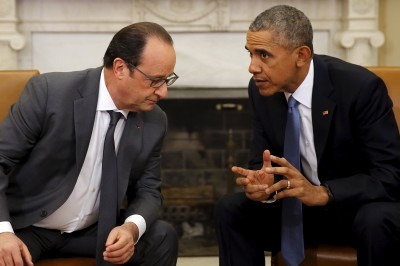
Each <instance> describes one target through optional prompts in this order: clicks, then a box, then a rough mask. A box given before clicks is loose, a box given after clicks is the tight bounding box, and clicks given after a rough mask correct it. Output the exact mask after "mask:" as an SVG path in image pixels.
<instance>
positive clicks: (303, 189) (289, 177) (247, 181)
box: [232, 150, 329, 206]
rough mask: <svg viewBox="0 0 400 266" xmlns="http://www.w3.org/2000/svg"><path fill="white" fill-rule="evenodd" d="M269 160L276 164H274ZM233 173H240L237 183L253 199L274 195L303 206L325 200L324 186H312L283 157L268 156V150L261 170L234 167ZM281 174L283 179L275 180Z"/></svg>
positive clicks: (315, 204) (319, 203) (317, 203)
mask: <svg viewBox="0 0 400 266" xmlns="http://www.w3.org/2000/svg"><path fill="white" fill-rule="evenodd" d="M272 163H275V164H276V165H278V166H277V167H273V166H272ZM232 172H233V173H235V174H237V175H239V177H237V178H236V184H237V185H239V186H242V187H243V190H244V192H245V194H246V196H247V197H248V198H249V199H251V200H254V201H264V200H266V199H268V198H270V197H271V195H274V197H275V199H277V200H279V199H283V198H287V197H296V198H298V199H299V200H301V201H302V202H303V203H304V204H305V205H309V206H323V205H326V204H327V203H328V200H329V197H328V193H327V191H326V189H325V188H324V187H322V186H315V185H313V184H311V183H310V182H309V181H308V179H307V178H305V177H304V176H303V175H302V174H301V172H300V171H298V170H297V169H296V168H295V167H294V166H293V165H291V164H290V163H289V162H288V161H287V160H286V159H285V158H283V157H282V158H281V157H277V156H274V155H271V153H270V151H269V150H265V151H264V153H263V166H262V168H261V169H260V170H249V169H245V168H241V167H237V166H233V167H232ZM275 175H282V176H285V177H286V179H282V180H280V181H278V182H276V183H274V176H275Z"/></svg>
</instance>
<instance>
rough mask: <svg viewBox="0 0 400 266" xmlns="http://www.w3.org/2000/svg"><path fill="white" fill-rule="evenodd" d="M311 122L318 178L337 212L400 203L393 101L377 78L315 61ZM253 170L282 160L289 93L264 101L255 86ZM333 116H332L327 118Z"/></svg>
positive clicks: (335, 62) (399, 145) (399, 146)
mask: <svg viewBox="0 0 400 266" xmlns="http://www.w3.org/2000/svg"><path fill="white" fill-rule="evenodd" d="M314 71H315V73H314V87H313V92H312V121H313V132H314V144H315V150H316V156H317V163H318V177H319V179H320V181H321V182H323V183H324V182H326V183H327V184H328V185H329V186H330V188H331V190H332V193H333V195H334V197H335V204H337V206H347V207H351V206H359V205H360V204H362V203H365V202H369V201H399V199H400V137H399V131H398V127H397V124H396V121H395V118H394V114H393V111H392V101H391V99H390V98H389V96H388V92H387V89H386V86H385V84H384V83H383V81H382V80H381V79H380V78H378V77H377V76H376V75H374V74H373V73H372V72H370V71H368V70H366V69H364V68H362V67H360V66H356V65H352V64H349V63H346V62H344V61H341V60H339V59H336V58H332V57H329V56H320V55H315V56H314ZM249 97H250V101H251V104H252V107H253V111H254V121H253V125H254V136H253V141H252V153H251V156H252V157H251V161H250V167H251V168H253V169H260V167H261V165H262V152H263V151H264V150H265V149H270V150H271V153H272V154H273V155H277V156H283V142H284V135H285V126H286V112H287V102H286V99H285V96H284V93H278V94H275V95H273V96H269V97H263V96H260V94H259V89H258V88H257V87H256V85H255V83H254V81H253V80H250V84H249ZM324 111H328V114H326V112H324Z"/></svg>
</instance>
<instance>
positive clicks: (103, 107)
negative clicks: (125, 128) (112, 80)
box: [97, 68, 128, 119]
mask: <svg viewBox="0 0 400 266" xmlns="http://www.w3.org/2000/svg"><path fill="white" fill-rule="evenodd" d="M110 110H112V111H115V112H121V113H122V115H123V116H124V117H125V119H126V118H127V117H128V111H125V110H119V109H118V108H117V106H115V103H114V102H113V100H112V98H111V95H110V93H109V92H108V89H107V86H106V82H105V79H104V68H103V69H102V71H101V75H100V84H99V98H98V101H97V111H110Z"/></svg>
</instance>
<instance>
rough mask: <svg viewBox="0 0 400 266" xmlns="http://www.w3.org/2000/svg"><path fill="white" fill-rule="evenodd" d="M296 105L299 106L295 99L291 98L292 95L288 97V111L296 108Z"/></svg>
mask: <svg viewBox="0 0 400 266" xmlns="http://www.w3.org/2000/svg"><path fill="white" fill-rule="evenodd" d="M297 105H299V102H298V101H296V99H295V98H293V96H292V95H290V96H289V99H288V106H289V110H292V108H293V107H296V106H297Z"/></svg>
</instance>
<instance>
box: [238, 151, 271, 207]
mask: <svg viewBox="0 0 400 266" xmlns="http://www.w3.org/2000/svg"><path fill="white" fill-rule="evenodd" d="M270 157H271V154H270V152H269V150H265V151H264V153H263V167H262V168H261V169H260V170H249V169H245V168H241V167H237V166H233V167H232V172H233V173H235V174H237V175H239V177H237V178H236V184H237V185H239V186H242V187H243V190H244V192H245V193H246V196H247V197H248V198H249V199H251V200H254V201H262V200H266V199H267V198H269V196H270V193H267V192H266V189H267V188H268V187H269V186H270V185H272V184H273V183H274V175H273V174H269V173H267V172H266V171H265V170H263V169H265V168H266V167H271V158H270Z"/></svg>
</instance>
